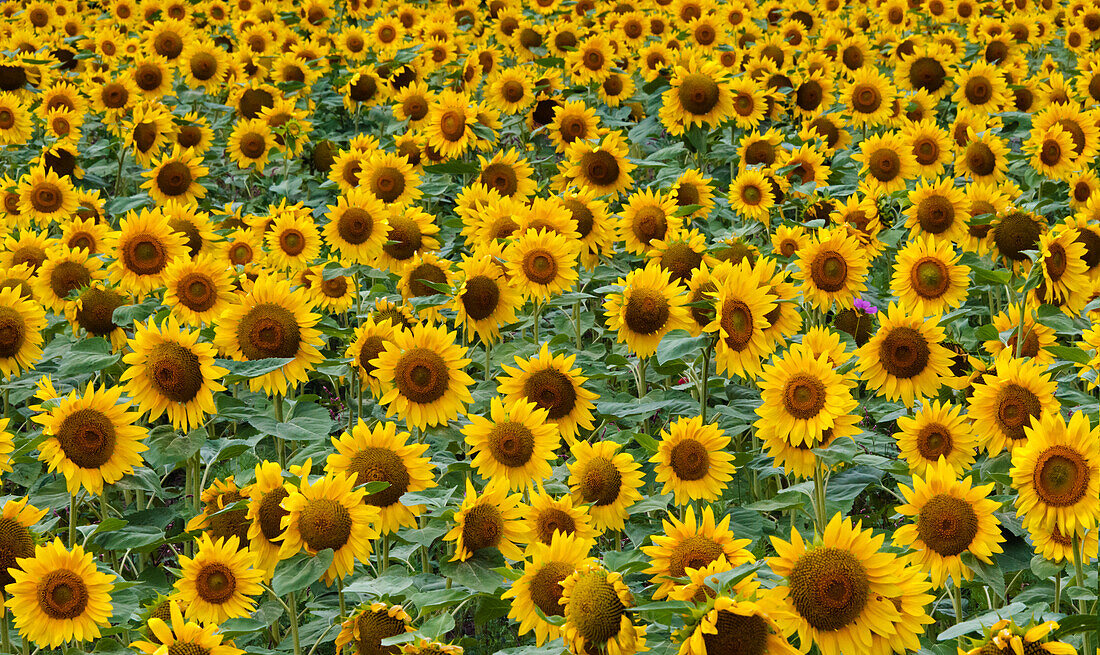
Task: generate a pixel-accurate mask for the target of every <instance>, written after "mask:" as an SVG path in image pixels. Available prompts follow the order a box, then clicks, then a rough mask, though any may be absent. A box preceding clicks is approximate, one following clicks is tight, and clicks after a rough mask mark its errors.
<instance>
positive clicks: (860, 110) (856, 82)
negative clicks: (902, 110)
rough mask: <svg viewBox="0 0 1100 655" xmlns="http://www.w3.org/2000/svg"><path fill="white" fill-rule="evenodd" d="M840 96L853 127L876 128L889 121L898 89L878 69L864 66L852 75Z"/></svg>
mask: <svg viewBox="0 0 1100 655" xmlns="http://www.w3.org/2000/svg"><path fill="white" fill-rule="evenodd" d="M840 95H841V97H840V101H841V103H842V104H843V105H844V109H845V112H846V113H847V114H848V115H849V116H850V117H851V120H852V125H853V126H855V127H860V126H863V125H869V126H872V127H874V126H876V125H882V124H883V123H885V122H886V121H887V120H888V119H889V117H890V111H891V109H892V107H893V105H894V99H895V97H896V96H897V89H896V88H895V87H894V85H893V84H891V83H890V80H889V78H887V77H886V76H885V75H883V74H882V73H880V72H879V71H878V70H877V68H876V67H873V66H863V67H861V68H859V69H858V70H856V71H855V72H854V73H852V77H851V81H850V82H849V83H848V84H847V85H846V86H845V87H844V89H843V90H842V91H841V94H840Z"/></svg>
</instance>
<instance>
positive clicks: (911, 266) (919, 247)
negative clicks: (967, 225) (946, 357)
mask: <svg viewBox="0 0 1100 655" xmlns="http://www.w3.org/2000/svg"><path fill="white" fill-rule="evenodd" d="M958 261H959V255H958V254H957V253H955V250H954V248H953V247H952V245H951V243H950V242H949V241H939V242H937V241H936V240H934V239H933V238H931V237H916V238H914V239H912V240H910V241H909V243H907V244H906V245H905V246H904V247H903V248H902V249H901V250H899V251H898V254H897V258H896V260H895V263H894V275H893V278H892V280H891V282H890V292H891V293H893V294H894V295H895V296H897V297H898V298H899V299H900V301H901V303H902V305H905V306H908V307H910V308H913V309H914V310H915V311H917V312H921V313H923V315H924V316H929V315H932V314H943V313H944V312H945V311H947V310H949V309H954V308H956V307H958V306H959V305H961V304H962V303H963V302H964V301H965V300H966V295H967V288H968V287H969V286H970V267H969V266H961V265H959V263H958Z"/></svg>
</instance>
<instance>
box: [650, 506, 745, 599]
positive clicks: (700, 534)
mask: <svg viewBox="0 0 1100 655" xmlns="http://www.w3.org/2000/svg"><path fill="white" fill-rule="evenodd" d="M729 522H730V517H729V516H726V517H725V518H724V519H722V520H721V521H720V522H718V523H715V520H714V511H713V509H712V508H711V507H710V506H709V505H708V506H707V507H706V508H705V509H703V510H702V512H701V513H700V515H699V519H698V522H697V521H696V518H695V508H694V507H691V506H689V507H688V508H687V514H686V516H685V517H684V519H683V520H682V521H680V520H677V519H676V518H675V517H672V518H671V521H667V520H666V521H662V524H663V526H664V532H663V534H655V535H653V537H652V538H653V545H652V546H643V547H642V552H643V553H645V554H646V556H647V557H649V564H650V566H649V568H648V569H646V570H645V573H647V574H649V575H650V577H651V579H652V582H653V584H655V585H658V586H657V588H656V589H655V590H654V591H653V598H654V599H656V600H659V599H661V598H664V597H665V596H667V595H668V593H669V592H670V591H672V589H673V588H674V587H676V586H677V585H678V584H679V579H680V578H682V577H684V576H685V573H686V570H687V568H688V567H691V568H694V569H699V568H703V567H705V566H706V565H708V564H710V563H711V562H713V561H715V560H718V559H723V558H724V559H725V560H726V561H727V562H729V564H730V565H731V566H733V567H737V566H740V565H742V564H745V563H747V562H751V561H753V559H754V558H753V556H752V553H750V552H749V551H747V550H745V546H747V545H749V543H750V542H751V540H749V539H736V538H734V535H733V532H731V531H730V529H729Z"/></svg>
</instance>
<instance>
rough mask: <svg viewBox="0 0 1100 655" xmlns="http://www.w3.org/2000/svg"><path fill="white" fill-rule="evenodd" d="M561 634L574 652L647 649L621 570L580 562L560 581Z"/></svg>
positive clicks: (621, 654)
mask: <svg viewBox="0 0 1100 655" xmlns="http://www.w3.org/2000/svg"><path fill="white" fill-rule="evenodd" d="M561 588H562V596H561V600H560V601H559V602H560V603H561V605H562V606H563V607H564V608H565V611H564V612H563V615H564V617H565V625H564V626H563V627H562V638H563V639H564V640H565V643H566V644H567V645H568V646H569V650H570V652H571V653H573V654H574V655H598V654H599V653H615V654H616V655H634V653H637V652H639V651H645V650H647V648H646V645H645V626H644V625H635V624H634V620H633V614H632V613H631V611H630V608H631V607H633V605H634V596H633V595H632V594H631V593H630V589H629V588H628V587H627V586H626V583H625V582H623V579H622V574H620V573H612V572H610V571H608V570H607V569H605V568H603V567H602V566H601V565H599V564H595V563H581V564H579V565H578V566H577V570H576V571H574V572H573V573H571V574H570V575H569V577H567V578H566V579H565V580H562V582H561Z"/></svg>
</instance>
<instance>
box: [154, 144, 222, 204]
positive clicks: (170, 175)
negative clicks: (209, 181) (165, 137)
mask: <svg viewBox="0 0 1100 655" xmlns="http://www.w3.org/2000/svg"><path fill="white" fill-rule="evenodd" d="M209 172H210V169H208V168H207V167H206V166H203V165H202V157H200V156H198V155H197V154H195V151H194V150H191V149H190V148H185V149H182V150H181V149H180V146H179V145H178V144H177V145H175V146H173V147H172V151H171V152H170V153H167V154H165V155H163V156H161V157H159V158H158V159H157V160H156V161H155V163H154V164H153V168H152V169H150V170H148V171H146V172H145V173H144V174H143V175H144V176H145V177H146V178H148V180H147V181H146V182H144V183H142V185H141V188H143V189H146V190H147V191H148V192H149V197H151V198H152V199H153V200H156V201H157V202H159V203H166V202H169V201H171V200H177V201H180V202H183V203H193V202H195V201H196V200H198V199H199V198H203V197H204V196H206V188H205V187H203V186H202V184H200V181H201V180H202V177H203V176H204V175H206V174H207V173H209Z"/></svg>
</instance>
